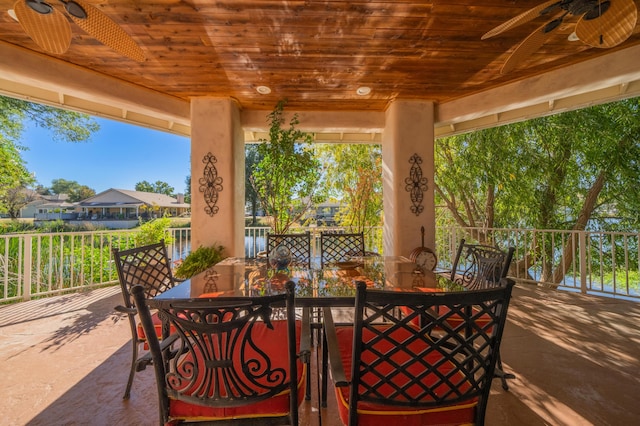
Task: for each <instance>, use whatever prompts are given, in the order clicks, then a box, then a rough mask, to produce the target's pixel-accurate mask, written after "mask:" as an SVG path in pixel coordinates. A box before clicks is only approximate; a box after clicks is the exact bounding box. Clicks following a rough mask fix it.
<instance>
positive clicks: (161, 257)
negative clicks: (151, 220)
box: [112, 240, 178, 399]
mask: <svg viewBox="0 0 640 426" xmlns="http://www.w3.org/2000/svg"><path fill="white" fill-rule="evenodd" d="M112 252H113V258H114V261H115V264H116V269H117V271H118V278H119V280H120V289H121V291H122V297H123V301H124V304H123V305H119V306H116V307H115V309H116V311H118V312H121V313H124V314H127V318H128V319H129V326H130V329H131V343H132V358H131V370H130V372H129V379H128V381H127V387H126V389H125V393H124V399H128V398H129V395H130V391H131V385H132V383H133V376H134V375H135V372H136V370H140V369H144V365H142V364H140V360H139V359H138V353H139V349H140V346H141V345H142V344H146V335H145V333H144V331H143V330H142V327H141V326H140V325H139V324H138V321H137V314H138V312H137V309H136V307H135V304H134V302H133V296H132V294H131V288H132V287H133V286H135V285H141V286H143V289H144V295H145V297H146V298H151V297H154V296H156V295H158V294H160V293H162V292H164V291H166V290H168V289H170V288H172V287H173V286H174V285H175V284H176V283H177V282H178V280H176V279H175V278H174V277H173V272H172V271H171V265H170V261H169V256H168V254H167V247H166V245H165V243H164V240H162V241H160V242H159V243H155V244H150V245H146V246H141V247H135V248H132V249H128V250H119V249H117V248H113V250H112ZM155 322H156V325H157V331H156V334H158V333H160V326H159V321H158V320H157V319H156V321H155Z"/></svg>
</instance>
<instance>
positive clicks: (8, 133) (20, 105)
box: [0, 96, 99, 211]
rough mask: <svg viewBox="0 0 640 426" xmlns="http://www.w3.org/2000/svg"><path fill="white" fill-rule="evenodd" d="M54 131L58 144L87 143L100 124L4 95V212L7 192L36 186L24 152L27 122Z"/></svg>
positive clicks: (0, 126) (0, 137)
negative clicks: (22, 141) (23, 138)
mask: <svg viewBox="0 0 640 426" xmlns="http://www.w3.org/2000/svg"><path fill="white" fill-rule="evenodd" d="M27 122H30V123H32V124H34V125H36V126H38V127H44V128H46V129H48V130H50V131H51V133H52V139H53V140H56V141H68V142H86V141H88V140H89V139H90V136H91V134H92V133H93V132H96V131H98V129H99V126H98V124H97V123H96V122H95V121H94V120H93V119H92V118H90V117H89V116H88V115H85V114H79V113H76V112H71V111H65V110H61V109H57V108H52V107H48V106H44V105H38V104H33V103H30V102H25V101H21V100H18V99H13V98H7V97H4V96H0V209H2V210H5V211H6V210H7V205H6V202H7V199H6V196H7V191H8V190H9V189H11V190H13V191H14V193H15V191H18V190H20V189H24V188H26V187H28V186H29V185H32V184H33V183H34V178H33V175H32V174H31V173H30V172H29V170H28V169H27V167H26V164H25V162H24V160H23V159H22V156H21V155H20V151H22V150H25V149H26V148H25V147H24V146H23V145H21V144H20V137H21V135H22V133H23V131H24V128H25V123H27Z"/></svg>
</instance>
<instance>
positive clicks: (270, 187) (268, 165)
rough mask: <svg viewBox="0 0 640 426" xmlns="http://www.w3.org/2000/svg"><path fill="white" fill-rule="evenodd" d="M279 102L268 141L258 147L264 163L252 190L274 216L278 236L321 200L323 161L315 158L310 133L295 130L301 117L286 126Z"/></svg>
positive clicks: (258, 168) (271, 116) (255, 171)
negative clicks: (321, 162) (321, 165)
mask: <svg viewBox="0 0 640 426" xmlns="http://www.w3.org/2000/svg"><path fill="white" fill-rule="evenodd" d="M285 103H286V101H280V102H278V104H277V105H276V107H275V109H274V110H273V111H272V112H271V113H270V114H269V115H268V116H267V117H268V120H269V122H270V128H269V141H266V140H262V141H261V142H262V143H260V144H259V145H258V155H259V156H260V157H262V158H261V160H260V161H259V162H258V163H257V164H256V165H255V168H254V169H253V181H252V184H253V187H254V189H255V191H256V193H257V194H258V196H259V198H260V203H261V204H262V207H263V208H264V210H265V213H266V214H267V215H269V216H271V227H272V228H273V231H274V232H275V233H284V232H286V231H287V229H289V227H290V226H291V225H292V224H293V223H295V222H296V221H297V220H299V219H300V218H301V217H302V216H303V215H304V214H305V213H306V212H307V211H308V210H309V209H310V207H311V206H313V205H315V204H316V203H318V202H320V201H321V200H322V195H320V193H319V189H320V188H322V183H321V180H320V178H321V176H322V173H321V167H320V162H319V161H318V160H317V159H316V158H315V156H314V152H313V147H312V144H311V142H312V139H311V136H312V135H310V134H307V133H304V132H302V131H300V130H296V128H295V126H296V125H297V124H299V121H298V116H297V115H294V116H293V118H292V119H291V121H290V122H289V128H287V129H285V128H283V127H282V125H283V124H284V118H283V109H284V105H285Z"/></svg>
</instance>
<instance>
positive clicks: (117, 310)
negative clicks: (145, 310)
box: [113, 305, 138, 315]
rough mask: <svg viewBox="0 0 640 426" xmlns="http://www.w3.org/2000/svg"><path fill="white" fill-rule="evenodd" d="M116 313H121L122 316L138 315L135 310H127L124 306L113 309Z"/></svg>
mask: <svg viewBox="0 0 640 426" xmlns="http://www.w3.org/2000/svg"><path fill="white" fill-rule="evenodd" d="M113 309H114V310H115V311H116V312H121V313H123V314H127V315H136V314H137V313H138V310H137V309H136V308H133V307H132V308H127V307H126V306H122V305H118V306H116V307H115V308H113Z"/></svg>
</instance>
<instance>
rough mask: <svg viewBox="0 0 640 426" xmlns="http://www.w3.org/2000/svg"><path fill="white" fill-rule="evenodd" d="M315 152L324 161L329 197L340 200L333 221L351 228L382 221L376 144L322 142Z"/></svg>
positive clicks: (360, 229)
mask: <svg viewBox="0 0 640 426" xmlns="http://www.w3.org/2000/svg"><path fill="white" fill-rule="evenodd" d="M317 152H318V155H319V158H320V160H321V161H322V163H323V164H325V179H326V182H327V185H328V191H329V194H330V196H331V197H332V198H335V199H337V200H340V201H341V210H340V212H339V213H338V215H337V221H338V223H339V224H340V225H341V226H344V227H347V228H348V229H349V230H350V231H352V232H363V231H365V230H366V229H370V227H373V226H380V225H381V224H382V218H383V215H382V151H381V146H380V145H365V144H323V145H319V146H318V148H317Z"/></svg>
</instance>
